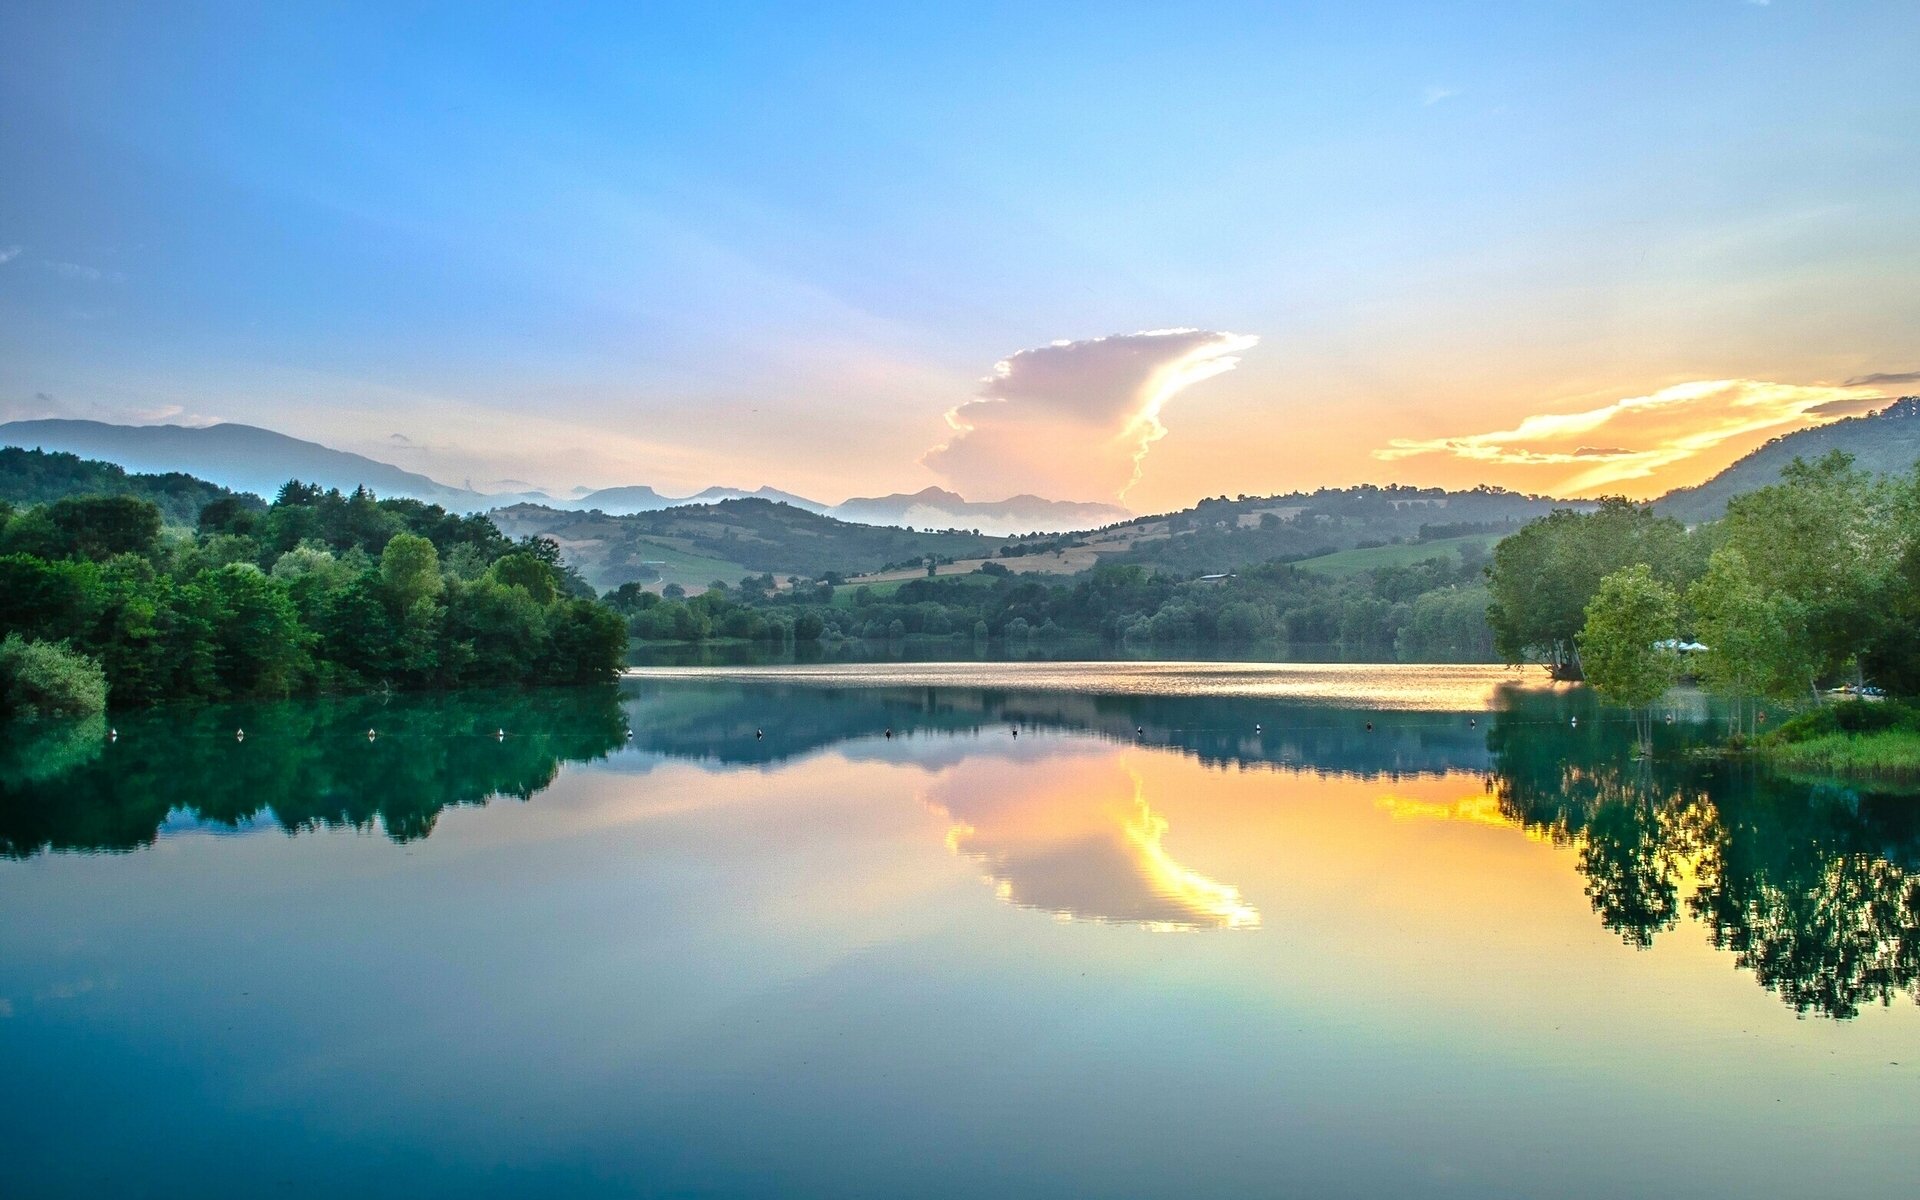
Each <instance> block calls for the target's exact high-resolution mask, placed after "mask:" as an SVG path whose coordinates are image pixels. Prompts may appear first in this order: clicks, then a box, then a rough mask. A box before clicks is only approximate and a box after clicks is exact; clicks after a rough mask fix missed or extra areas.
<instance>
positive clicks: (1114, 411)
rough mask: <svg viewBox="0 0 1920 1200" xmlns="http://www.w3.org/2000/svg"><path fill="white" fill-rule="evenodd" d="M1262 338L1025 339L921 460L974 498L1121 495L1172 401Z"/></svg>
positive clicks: (1208, 334) (1186, 333)
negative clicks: (1028, 343) (1033, 344)
mask: <svg viewBox="0 0 1920 1200" xmlns="http://www.w3.org/2000/svg"><path fill="white" fill-rule="evenodd" d="M1258 340H1259V339H1258V338H1255V337H1252V336H1249V335H1245V334H1236V333H1219V332H1214V331H1212V330H1206V329H1159V330H1151V331H1147V332H1143V333H1127V334H1114V335H1113V336H1111V337H1102V338H1089V339H1086V340H1084V341H1078V342H1065V341H1062V342H1055V343H1053V344H1052V345H1050V346H1041V347H1038V348H1036V349H1033V350H1022V351H1020V352H1019V353H1018V354H1015V355H1012V356H1011V357H1009V358H1007V359H1005V360H1004V361H1002V362H1000V363H998V364H997V365H996V366H995V367H994V373H993V375H991V376H990V377H988V378H987V379H986V380H985V381H984V383H983V384H982V386H981V389H980V392H979V397H978V398H977V399H974V400H970V401H968V402H967V403H965V404H962V405H960V406H959V407H957V408H955V409H953V410H952V411H950V412H948V413H947V424H948V426H949V427H950V428H951V429H952V430H953V436H952V437H951V438H949V439H948V440H947V441H946V442H945V443H944V444H942V445H939V446H935V447H934V448H933V449H931V450H929V451H927V453H926V455H925V456H924V457H923V458H922V459H921V461H922V462H923V463H925V464H926V465H927V466H929V467H931V468H932V469H933V470H935V471H937V472H939V473H940V474H941V475H943V476H945V477H946V478H947V480H948V481H949V482H950V483H951V484H952V485H953V486H954V487H955V488H956V489H958V490H959V491H960V492H961V493H962V494H963V495H965V496H967V498H969V499H972V500H997V499H1000V498H1002V497H1005V496H1007V495H1009V494H1011V493H1015V492H1040V493H1043V494H1046V495H1048V496H1051V497H1052V498H1055V499H1078V500H1086V499H1103V500H1111V499H1119V498H1122V497H1124V496H1125V495H1126V493H1127V489H1128V488H1131V487H1132V486H1133V485H1134V484H1135V483H1136V482H1138V481H1139V479H1140V470H1141V464H1142V463H1143V462H1145V460H1146V456H1147V451H1148V450H1150V449H1151V448H1152V446H1153V443H1155V442H1157V441H1159V440H1160V439H1161V438H1162V437H1165V436H1166V432H1167V430H1166V426H1165V425H1163V424H1161V422H1160V417H1161V413H1162V411H1163V410H1164V409H1165V407H1166V405H1167V403H1168V402H1169V401H1171V400H1172V399H1173V398H1174V397H1175V396H1178V395H1179V394H1180V393H1181V392H1184V391H1186V390H1187V389H1188V388H1190V387H1192V386H1193V385H1194V384H1196V383H1199V382H1200V381H1201V380H1203V379H1210V378H1212V377H1213V376H1215V375H1218V374H1221V373H1222V372H1224V371H1231V370H1232V369H1233V368H1234V366H1235V365H1236V364H1238V363H1239V361H1240V358H1239V355H1240V354H1241V353H1242V352H1244V351H1246V350H1248V349H1250V348H1251V347H1252V346H1253V345H1254V344H1255V343H1256V342H1257V341H1258Z"/></svg>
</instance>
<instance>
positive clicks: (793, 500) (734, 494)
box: [673, 487, 828, 515]
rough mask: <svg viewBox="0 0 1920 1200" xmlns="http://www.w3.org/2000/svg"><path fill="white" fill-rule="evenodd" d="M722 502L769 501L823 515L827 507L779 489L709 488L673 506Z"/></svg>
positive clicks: (678, 501)
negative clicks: (747, 490) (748, 490)
mask: <svg viewBox="0 0 1920 1200" xmlns="http://www.w3.org/2000/svg"><path fill="white" fill-rule="evenodd" d="M722 500H769V501H772V502H773V503H775V504H791V505H793V506H794V507H795V508H804V509H806V510H807V511H808V512H810V513H816V514H820V515H825V513H826V512H827V511H828V510H827V506H826V505H824V504H822V503H820V502H819V501H818V500H809V499H807V498H806V497H805V496H796V495H794V494H793V493H792V492H783V491H781V490H780V489H779V488H770V487H759V488H755V489H754V490H753V491H751V492H743V491H741V490H740V489H739V488H730V487H710V488H707V489H706V490H704V491H700V492H696V493H694V494H693V495H692V496H690V497H688V498H687V499H685V500H675V501H674V502H673V503H674V504H718V503H719V502H720V501H722Z"/></svg>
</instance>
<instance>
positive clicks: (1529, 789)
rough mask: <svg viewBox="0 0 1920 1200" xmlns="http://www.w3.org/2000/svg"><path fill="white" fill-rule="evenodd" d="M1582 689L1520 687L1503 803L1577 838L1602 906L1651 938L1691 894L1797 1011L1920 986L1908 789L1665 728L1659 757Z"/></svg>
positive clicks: (1916, 825) (1606, 920)
mask: <svg viewBox="0 0 1920 1200" xmlns="http://www.w3.org/2000/svg"><path fill="white" fill-rule="evenodd" d="M1588 705H1589V702H1588V701H1587V700H1586V699H1585V697H1584V696H1582V695H1580V694H1578V693H1558V694H1541V693H1522V692H1514V693H1512V694H1510V695H1508V696H1507V697H1506V700H1505V707H1504V708H1503V710H1502V712H1501V713H1500V714H1499V715H1498V716H1497V717H1496V719H1495V721H1494V723H1493V726H1492V728H1491V729H1490V730H1489V731H1488V736H1487V744H1488V748H1489V750H1491V751H1492V753H1493V768H1492V769H1493V781H1492V782H1493V787H1494V791H1495V795H1496V796H1497V798H1498V801H1499V803H1500V807H1501V810H1502V812H1504V813H1505V814H1506V815H1507V816H1508V817H1509V818H1510V819H1512V820H1514V821H1516V822H1519V823H1520V824H1522V825H1524V826H1526V827H1528V828H1530V829H1535V830H1539V831H1541V832H1543V833H1545V834H1546V835H1547V836H1549V837H1551V838H1552V839H1554V840H1555V841H1558V842H1562V843H1567V844H1571V845H1573V846H1575V847H1577V852H1578V864H1579V870H1580V873H1581V875H1582V876H1583V877H1584V878H1585V880H1586V892H1587V895H1588V897H1589V898H1590V899H1591V900H1592V901H1593V906H1594V911H1595V912H1596V913H1597V914H1599V917H1600V920H1601V922H1602V923H1603V924H1604V925H1605V926H1606V927H1607V928H1608V929H1611V930H1613V931H1615V932H1617V933H1619V934H1620V936H1621V937H1622V938H1623V939H1625V940H1626V941H1627V942H1628V944H1630V945H1634V946H1641V947H1645V946H1651V945H1652V944H1653V941H1654V938H1655V937H1656V935H1659V934H1661V933H1664V932H1666V931H1668V930H1671V929H1672V928H1674V926H1675V925H1676V923H1677V921H1678V918H1679V914H1680V910H1681V903H1682V898H1681V886H1682V882H1683V880H1684V879H1685V878H1686V877H1687V876H1688V875H1691V876H1692V877H1693V880H1694V887H1693V891H1692V894H1691V895H1689V896H1687V897H1686V898H1685V906H1686V909H1687V911H1688V912H1690V913H1691V914H1692V915H1693V916H1694V917H1695V918H1697V919H1698V920H1699V921H1700V922H1701V923H1702V924H1703V925H1704V926H1705V927H1706V929H1707V932H1708V936H1709V938H1710V939H1711V941H1712V943H1713V945H1714V946H1715V947H1716V948H1719V949H1723V950H1728V951H1731V952H1732V953H1733V955H1734V961H1735V962H1736V963H1737V964H1738V965H1739V966H1741V967H1742V968H1745V969H1747V970H1750V971H1752V972H1753V973H1754V975H1755V977H1756V978H1757V979H1759V981H1760V982H1761V983H1762V984H1763V985H1764V986H1766V987H1767V988H1768V989H1770V990H1772V991H1774V992H1775V993H1777V994H1778V995H1779V996H1780V997H1781V999H1783V1000H1784V1001H1786V1003H1787V1004H1789V1005H1790V1006H1792V1008H1793V1009H1794V1011H1796V1012H1799V1013H1817V1014H1820V1015H1823V1016H1829V1017H1835V1018H1842V1019H1844V1018H1848V1017H1852V1016H1854V1015H1856V1014H1857V1013H1858V1012H1859V1010H1860V1006H1861V1005H1862V1004H1871V1003H1876V1002H1877V1003H1880V1004H1883V1005H1885V1004H1891V1003H1892V1002H1893V1001H1894V1000H1895V999H1896V998H1898V997H1900V996H1902V995H1905V996H1908V997H1910V998H1913V999H1915V1000H1916V1001H1920V819H1916V815H1915V811H1914V809H1915V806H1914V804H1913V801H1912V800H1911V798H1901V797H1892V796H1884V795H1877V794H1874V793H1872V792H1867V791H1862V790H1858V789H1853V788H1844V787H1839V786H1832V785H1828V786H1822V785H1809V784H1806V783H1804V782H1794V781H1791V780H1787V779H1784V778H1781V777H1778V776H1775V775H1773V774H1771V773H1769V772H1766V771H1764V770H1762V769H1759V768H1757V767H1756V766H1754V765H1753V764H1752V763H1748V762H1738V761H1728V760H1724V759H1718V758H1714V757H1711V756H1704V755H1699V754H1694V753H1690V752H1689V751H1690V750H1691V749H1693V748H1694V747H1692V746H1691V745H1690V744H1689V743H1690V742H1691V741H1692V740H1693V739H1695V738H1696V737H1697V736H1699V735H1698V732H1697V731H1696V730H1694V729H1691V728H1689V727H1687V726H1685V725H1680V726H1664V725H1663V726H1660V727H1657V728H1656V735H1657V741H1656V752H1655V755H1654V756H1653V757H1652V758H1651V759H1645V758H1635V757H1634V755H1633V754H1632V749H1633V737H1632V732H1631V730H1629V729H1628V728H1626V727H1625V726H1624V725H1622V724H1619V723H1610V722H1604V721H1598V720H1592V719H1587V720H1585V721H1582V722H1581V723H1579V724H1577V725H1576V724H1575V723H1573V722H1572V721H1571V720H1570V718H1572V717H1574V716H1578V715H1583V714H1587V713H1588Z"/></svg>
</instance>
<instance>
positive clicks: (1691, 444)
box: [1373, 379, 1886, 495]
mask: <svg viewBox="0 0 1920 1200" xmlns="http://www.w3.org/2000/svg"><path fill="white" fill-rule="evenodd" d="M1857 386H1858V384H1856V383H1852V382H1850V383H1849V384H1848V385H1847V386H1846V387H1838V388H1836V387H1824V386H1821V387H1803V386H1800V385H1797V384H1790V383H1768V382H1765V381H1762V380H1756V379H1709V380H1700V381H1698V382H1694V383H1680V384H1675V385H1674V386H1672V387H1668V388H1662V389H1661V390H1659V391H1657V392H1654V393H1652V394H1651V395H1647V396H1630V397H1627V398H1625V399H1622V400H1616V401H1614V402H1613V403H1611V404H1606V405H1602V406H1601V407H1599V408H1591V409H1585V410H1583V411H1580V412H1571V413H1542V414H1540V415H1537V416H1531V417H1527V418H1526V419H1524V420H1522V421H1521V422H1520V423H1519V424H1518V425H1515V426H1514V427H1513V428H1511V429H1501V430H1496V431H1494V432H1491V433H1471V434H1461V435H1458V436H1454V437H1441V438H1432V439H1415V438H1395V439H1394V440H1393V441H1391V442H1389V443H1388V444H1387V446H1386V447H1385V448H1384V449H1381V450H1376V451H1374V452H1373V453H1374V457H1375V458H1378V459H1382V460H1386V461H1389V462H1390V461H1394V460H1397V459H1402V458H1414V457H1417V456H1419V455H1424V454H1445V455H1451V456H1452V457H1454V458H1460V459H1466V460H1468V461H1471V462H1480V463H1488V464H1493V465H1500V466H1524V467H1542V468H1550V467H1561V468H1564V469H1565V471H1564V474H1565V478H1563V479H1560V480H1557V481H1554V482H1553V483H1551V484H1550V486H1552V487H1553V488H1555V489H1556V490H1559V491H1562V492H1565V493H1568V494H1574V495H1578V494H1580V493H1583V492H1592V491H1596V490H1601V489H1606V488H1610V487H1612V486H1614V485H1617V484H1620V483H1625V482H1627V481H1630V480H1636V479H1645V478H1646V477H1647V476H1649V475H1652V474H1653V473H1655V472H1656V471H1659V470H1661V469H1662V468H1665V467H1668V466H1671V465H1673V464H1675V463H1679V462H1684V461H1685V460H1687V459H1689V458H1693V457H1694V456H1696V455H1699V454H1703V453H1706V452H1709V451H1711V450H1713V449H1714V448H1716V447H1718V446H1720V445H1721V444H1722V443H1725V442H1729V441H1733V440H1735V439H1739V438H1745V437H1750V436H1754V435H1759V434H1762V433H1769V432H1787V431H1788V430H1789V429H1791V428H1802V427H1805V426H1808V425H1817V424H1820V423H1822V422H1824V421H1828V420H1832V419H1834V418H1836V417H1841V416H1847V415H1852V414H1855V413H1860V412H1866V411H1869V410H1871V409H1872V408H1875V407H1878V406H1879V405H1882V404H1884V403H1885V400H1886V398H1885V397H1884V396H1880V395H1877V394H1866V395H1862V394H1860V393H1859V392H1857V391H1853V390H1850V389H1852V388H1854V387H1857ZM1597 431H1604V432H1605V434H1606V436H1607V438H1608V443H1607V444H1606V445H1604V446H1596V445H1592V444H1590V443H1589V441H1588V438H1589V435H1591V434H1593V433H1595V432H1597ZM1627 447H1639V449H1628V448H1627Z"/></svg>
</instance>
